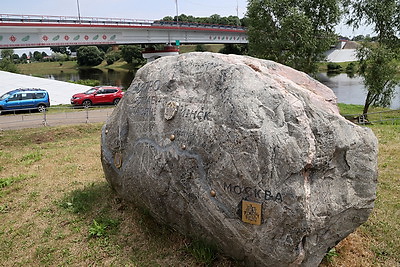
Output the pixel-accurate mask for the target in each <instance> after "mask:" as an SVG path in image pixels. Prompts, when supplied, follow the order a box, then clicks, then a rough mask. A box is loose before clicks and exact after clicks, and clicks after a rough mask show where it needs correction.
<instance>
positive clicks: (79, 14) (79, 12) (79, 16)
mask: <svg viewBox="0 0 400 267" xmlns="http://www.w3.org/2000/svg"><path fill="white" fill-rule="evenodd" d="M76 5H77V6H78V20H79V24H80V23H81V11H80V10H79V0H76Z"/></svg>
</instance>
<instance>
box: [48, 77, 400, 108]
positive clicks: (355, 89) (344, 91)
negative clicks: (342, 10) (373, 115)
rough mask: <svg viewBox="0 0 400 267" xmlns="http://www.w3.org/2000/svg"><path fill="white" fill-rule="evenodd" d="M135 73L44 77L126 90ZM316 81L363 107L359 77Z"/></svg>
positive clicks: (399, 93)
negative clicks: (87, 81)
mask: <svg viewBox="0 0 400 267" xmlns="http://www.w3.org/2000/svg"><path fill="white" fill-rule="evenodd" d="M135 73H136V72H135V71H116V70H111V69H109V70H105V71H103V70H100V69H82V70H78V71H77V72H76V73H72V74H71V73H63V72H60V73H54V74H49V75H46V77H47V78H50V79H54V80H60V81H77V80H85V79H90V80H99V81H100V84H101V85H115V86H122V87H124V88H125V89H128V88H129V86H130V84H131V82H132V80H133V78H134V77H135ZM317 79H318V80H319V81H320V82H322V83H323V84H325V85H326V86H328V87H330V88H331V89H332V90H333V92H334V93H335V95H336V96H337V98H338V102H339V103H345V104H356V105H364V101H365V98H366V95H367V93H366V90H365V88H364V85H363V82H362V79H361V77H359V76H354V77H350V76H348V75H347V74H345V73H341V74H338V75H334V76H332V75H327V74H326V73H319V74H318V76H317ZM390 108H392V109H400V86H398V87H397V88H396V95H395V97H394V98H393V100H392V104H391V106H390Z"/></svg>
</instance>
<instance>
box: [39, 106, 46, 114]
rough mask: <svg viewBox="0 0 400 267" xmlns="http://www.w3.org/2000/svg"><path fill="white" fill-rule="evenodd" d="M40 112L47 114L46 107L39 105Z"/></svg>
mask: <svg viewBox="0 0 400 267" xmlns="http://www.w3.org/2000/svg"><path fill="white" fill-rule="evenodd" d="M37 109H38V110H39V112H42V113H43V112H46V105H39V106H38V108H37Z"/></svg>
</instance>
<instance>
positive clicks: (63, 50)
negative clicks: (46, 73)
mask: <svg viewBox="0 0 400 267" xmlns="http://www.w3.org/2000/svg"><path fill="white" fill-rule="evenodd" d="M50 50H51V51H53V52H54V53H61V54H66V55H71V52H70V51H69V50H68V48H67V47H66V46H51V47H50Z"/></svg>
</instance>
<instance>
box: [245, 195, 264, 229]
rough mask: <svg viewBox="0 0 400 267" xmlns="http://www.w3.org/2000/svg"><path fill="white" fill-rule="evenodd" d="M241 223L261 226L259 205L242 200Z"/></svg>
mask: <svg viewBox="0 0 400 267" xmlns="http://www.w3.org/2000/svg"><path fill="white" fill-rule="evenodd" d="M242 221H243V222H245V223H250V224H255V225H261V204H260V203H257V202H251V201H247V200H243V201H242Z"/></svg>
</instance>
